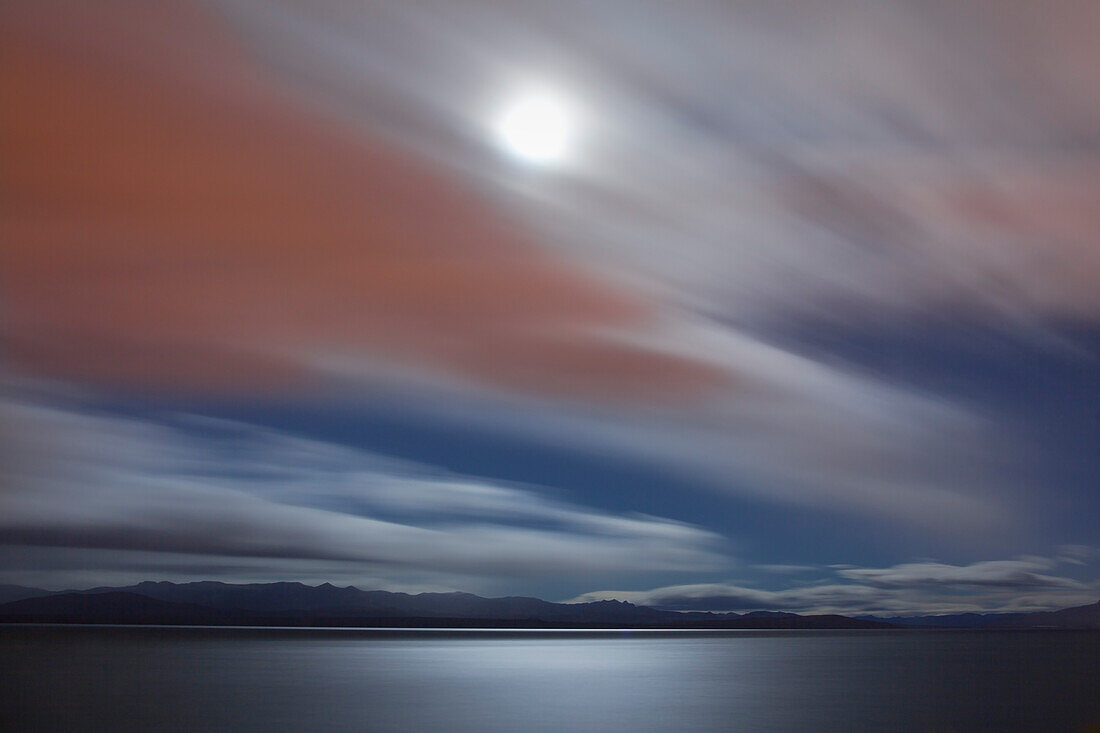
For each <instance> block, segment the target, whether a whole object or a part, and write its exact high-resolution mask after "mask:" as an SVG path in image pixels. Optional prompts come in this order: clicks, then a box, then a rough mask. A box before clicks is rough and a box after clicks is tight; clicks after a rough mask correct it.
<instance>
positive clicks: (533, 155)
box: [495, 93, 573, 165]
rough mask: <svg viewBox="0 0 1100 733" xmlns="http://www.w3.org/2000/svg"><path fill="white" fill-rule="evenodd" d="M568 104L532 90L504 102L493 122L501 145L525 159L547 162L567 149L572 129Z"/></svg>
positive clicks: (556, 159)
mask: <svg viewBox="0 0 1100 733" xmlns="http://www.w3.org/2000/svg"><path fill="white" fill-rule="evenodd" d="M571 118H572V115H571V114H570V110H569V106H568V105H567V104H566V103H565V102H564V101H563V100H562V99H561V98H559V97H557V96H555V95H553V94H549V93H531V94H525V95H521V96H518V97H516V98H515V99H513V100H512V101H511V102H509V103H508V104H506V105H505V106H504V108H503V109H502V110H501V112H500V116H499V117H498V118H497V122H496V128H495V132H496V136H497V139H498V142H499V144H500V146H501V147H502V148H503V149H504V150H505V151H506V152H508V153H509V154H510V155H512V156H513V157H515V158H518V159H520V160H522V161H525V162H527V163H534V164H538V165H550V164H553V163H557V162H560V161H561V160H562V159H563V158H564V157H565V154H566V153H567V152H568V148H569V143H570V138H571V137H572V132H573V120H572V119H571Z"/></svg>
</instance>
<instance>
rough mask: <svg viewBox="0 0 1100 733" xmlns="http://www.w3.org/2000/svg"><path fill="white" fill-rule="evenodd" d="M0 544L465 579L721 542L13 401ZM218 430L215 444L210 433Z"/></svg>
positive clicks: (256, 442)
mask: <svg viewBox="0 0 1100 733" xmlns="http://www.w3.org/2000/svg"><path fill="white" fill-rule="evenodd" d="M3 408H4V410H3V424H4V426H5V427H8V428H15V430H13V431H11V432H12V434H13V437H15V438H16V441H15V443H13V444H9V447H11V448H14V449H15V451H16V453H17V455H16V458H17V459H18V460H16V461H15V462H12V463H9V464H7V465H6V466H5V468H4V473H3V476H2V478H3V490H2V491H0V543H6V544H13V545H33V546H42V547H51V546H53V547H83V548H96V549H101V550H130V551H135V552H161V553H177V554H191V555H207V556H217V557H240V558H271V559H272V564H273V565H274V564H278V563H279V562H282V561H284V560H318V561H331V562H333V563H337V564H339V563H347V562H359V563H362V564H363V565H364V567H366V568H371V569H372V572H376V573H379V572H382V573H384V572H385V571H387V570H393V569H395V568H403V569H405V570H406V571H407V572H409V573H412V574H415V573H416V572H424V571H429V570H430V571H432V572H435V573H452V574H459V575H470V576H476V575H481V576H521V577H554V576H566V575H571V574H572V575H577V574H579V575H584V574H594V573H609V572H624V573H631V572H633V573H642V572H654V571H657V572H660V571H679V572H687V573H692V572H698V571H702V570H708V569H710V570H713V569H716V568H719V567H722V566H723V565H724V564H725V562H726V560H725V559H724V558H723V556H722V555H721V554H719V547H720V538H719V537H717V536H716V535H714V534H712V533H710V532H707V531H705V530H702V529H700V528H697V527H694V526H691V525H687V524H683V523H680V522H675V521H672V520H668V519H663V518H659V517H649V516H643V515H620V514H612V513H608V512H602V511H599V510H595V509H590V508H587V507H583V506H580V505H576V504H572V503H569V502H565V501H562V500H554V499H550V498H547V497H545V496H543V495H541V494H540V492H539V491H538V490H537V489H536V488H535V487H523V486H515V485H505V484H493V483H489V482H479V481H476V480H472V479H468V478H462V477H455V476H451V475H447V474H444V473H440V472H437V471H431V470H429V469H427V468H426V467H423V466H418V465H416V464H412V463H409V462H405V461H398V460H393V459H389V458H385V457H381V456H377V455H372V454H370V453H366V452H363V451H359V450H355V449H352V448H347V447H342V446H337V445H333V444H328V443H322V442H318V441H312V440H305V439H301V438H295V437H291V436H287V435H283V434H280V433H278V432H275V431H270V430H264V429H260V428H257V427H253V426H248V425H244V424H233V423H225V424H222V425H220V426H211V425H206V426H204V427H205V429H206V432H196V431H195V430H194V426H193V425H189V424H188V422H187V421H186V420H184V421H182V422H183V426H182V427H181V426H180V425H179V423H180V422H181V421H179V420H178V419H177V420H176V421H175V422H176V423H177V424H176V425H173V424H172V422H171V421H152V420H146V419H134V418H128V417H120V416H105V415H95V414H91V413H88V412H75V411H72V410H66V409H62V408H60V407H56V406H54V407H48V406H43V405H41V404H27V403H22V404H21V403H15V402H8V403H7V404H5V405H3ZM215 428H216V432H211V431H213V430H215Z"/></svg>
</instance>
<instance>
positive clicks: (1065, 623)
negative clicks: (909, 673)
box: [859, 601, 1100, 629]
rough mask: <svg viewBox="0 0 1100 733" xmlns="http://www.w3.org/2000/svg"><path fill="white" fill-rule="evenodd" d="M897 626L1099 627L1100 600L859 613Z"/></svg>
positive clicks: (869, 618)
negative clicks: (1054, 606) (1009, 609)
mask: <svg viewBox="0 0 1100 733" xmlns="http://www.w3.org/2000/svg"><path fill="white" fill-rule="evenodd" d="M859 618H861V619H864V620H867V621H884V622H886V623H890V624H895V625H898V626H917V627H922V628H946V629H963V628H965V629H1041V628H1052V629H1100V601H1098V602H1096V603H1090V604H1088V605H1085V606H1074V607H1072V608H1063V609H1061V610H1059V611H1031V612H1026V613H955V614H942V615H930V616H859Z"/></svg>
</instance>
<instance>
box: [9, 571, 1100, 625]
mask: <svg viewBox="0 0 1100 733" xmlns="http://www.w3.org/2000/svg"><path fill="white" fill-rule="evenodd" d="M0 623H119V624H194V625H212V626H232V625H236V626H239V625H248V626H346V627H350V626H387V627H396V626H402V627H504V628H581V627H585V628H614V627H631V628H698V629H707V628H714V629H739V628H741V629H746V628H749V629H838V628H839V629H845V628H850V629H875V628H893V627H899V626H905V627H940V628H1000V629H1005V628H1012V629H1020V628H1082V629H1091V628H1095V629H1100V603H1096V604H1092V605H1088V606H1081V607H1078V608H1068V609H1063V610H1061V611H1048V612H1038V613H1016V614H984V615H982V614H959V615H952V616H897V617H889V618H883V617H873V616H871V617H859V618H851V617H847V616H838V615H806V616H803V615H798V614H793V613H785V612H776V611H757V612H753V613H747V614H737V613H711V612H678V611H664V610H660V609H656V608H649V607H646V606H636V605H634V604H632V603H625V602H622V601H594V602H590V603H551V602H549V601H544V600H540V599H538V598H527V597H517V596H510V597H504V598H483V597H481V596H476V595H473V594H470V593H419V594H415V595H411V594H408V593H391V592H389V591H380V590H369V591H368V590H360V589H359V588H355V587H353V586H347V587H344V588H340V587H337V586H334V585H331V584H329V583H325V584H323V585H319V586H309V585H304V584H302V583H253V584H232V583H221V582H215V581H201V582H193V583H169V582H152V581H147V582H143V583H138V584H136V585H131V586H125V587H99V588H90V589H87V590H69V591H48V590H43V589H41V588H26V587H22V586H14V585H0Z"/></svg>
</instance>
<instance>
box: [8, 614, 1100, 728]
mask: <svg viewBox="0 0 1100 733" xmlns="http://www.w3.org/2000/svg"><path fill="white" fill-rule="evenodd" d="M1098 724H1100V632H1065V631H1028V632H967V631H779V632H776V631H728V632H712V631H676V632H653V631H593V632H583V631H582V632H578V631H562V632H556V631H420V630H409V631H394V630H360V629H351V630H343V629H341V630H329V629H285V630H284V629H209V628H205V629H203V628H156V627H129V628H122V627H50V626H18V627H0V728H2V729H3V730H5V731H9V730H10V731H24V730H25V731H66V732H70V731H93V730H95V731H106V730H134V731H139V730H140V731H202V730H220V731H321V730H325V731H400V732H401V733H407V732H410V731H512V730H515V731H554V732H555V733H559V732H561V731H772V730H774V731H791V730H793V731H798V730H805V731H829V730H837V731H843V730H913V731H928V730H936V731H945V730H957V731H967V730H984V729H990V730H1048V731H1049V730H1058V731H1061V730H1070V731H1072V730H1092V729H1095V730H1100V728H1090V727H1089V726H1090V725H1092V726H1097V725H1098Z"/></svg>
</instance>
